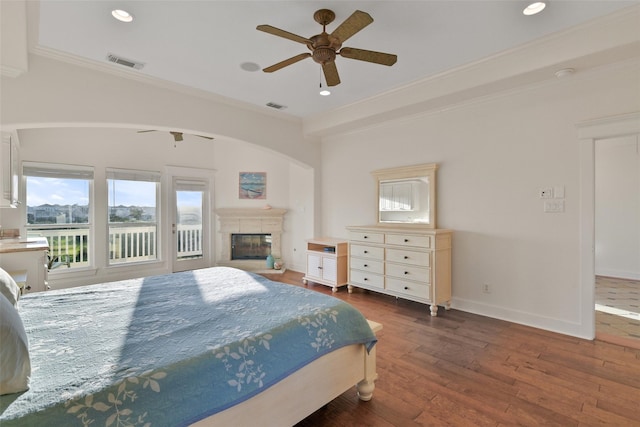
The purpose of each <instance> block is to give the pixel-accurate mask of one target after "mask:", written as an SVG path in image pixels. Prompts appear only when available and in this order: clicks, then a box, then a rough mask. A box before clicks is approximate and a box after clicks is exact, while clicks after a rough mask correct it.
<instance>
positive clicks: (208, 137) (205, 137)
mask: <svg viewBox="0 0 640 427" xmlns="http://www.w3.org/2000/svg"><path fill="white" fill-rule="evenodd" d="M194 136H197V137H200V138H204V139H213V137H212V136H204V135H194Z"/></svg>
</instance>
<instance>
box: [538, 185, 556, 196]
mask: <svg viewBox="0 0 640 427" xmlns="http://www.w3.org/2000/svg"><path fill="white" fill-rule="evenodd" d="M538 194H539V195H540V198H541V199H551V198H553V189H552V188H551V187H548V188H541V189H540V190H539V191H538Z"/></svg>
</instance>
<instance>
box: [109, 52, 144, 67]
mask: <svg viewBox="0 0 640 427" xmlns="http://www.w3.org/2000/svg"><path fill="white" fill-rule="evenodd" d="M107 60H108V61H109V62H115V63H116V64H120V65H124V66H125V67H129V68H135V69H136V70H140V69H141V68H142V67H144V64H143V63H142V62H136V61H133V60H131V59H125V58H122V57H120V56H118V55H114V54H113V53H109V54H107Z"/></svg>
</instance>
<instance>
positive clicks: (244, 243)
mask: <svg viewBox="0 0 640 427" xmlns="http://www.w3.org/2000/svg"><path fill="white" fill-rule="evenodd" d="M270 253H271V234H255V233H252V234H232V235H231V259H232V260H236V259H267V256H268V255H269V254H270Z"/></svg>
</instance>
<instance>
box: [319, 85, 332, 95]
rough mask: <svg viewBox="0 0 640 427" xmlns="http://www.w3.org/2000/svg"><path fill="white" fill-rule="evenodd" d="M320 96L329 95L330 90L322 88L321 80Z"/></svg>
mask: <svg viewBox="0 0 640 427" xmlns="http://www.w3.org/2000/svg"><path fill="white" fill-rule="evenodd" d="M318 93H320V96H329V95H331V91H330V90H329V89H323V88H322V82H320V92H318Z"/></svg>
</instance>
